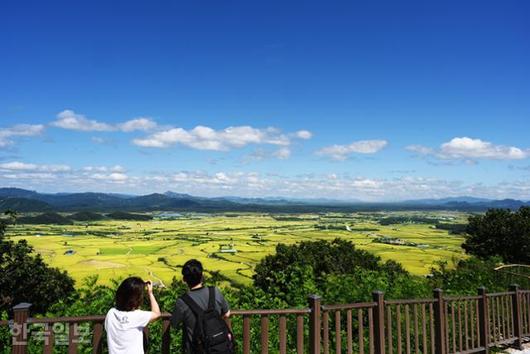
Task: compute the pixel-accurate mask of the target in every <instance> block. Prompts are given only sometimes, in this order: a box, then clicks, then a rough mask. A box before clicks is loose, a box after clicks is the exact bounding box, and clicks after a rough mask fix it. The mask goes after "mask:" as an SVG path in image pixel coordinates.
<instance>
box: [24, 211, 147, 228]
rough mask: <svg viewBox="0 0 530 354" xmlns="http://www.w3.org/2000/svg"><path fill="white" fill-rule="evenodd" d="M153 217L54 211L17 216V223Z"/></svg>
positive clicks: (145, 218) (54, 222) (144, 219)
mask: <svg viewBox="0 0 530 354" xmlns="http://www.w3.org/2000/svg"><path fill="white" fill-rule="evenodd" d="M152 219H153V217H152V216H151V215H149V214H139V213H128V212H123V211H116V212H113V213H108V214H100V213H94V212H90V211H82V212H78V213H74V214H66V215H64V214H59V213H54V212H47V213H41V214H38V215H33V216H21V217H19V218H17V220H16V221H17V223H18V224H29V225H39V224H40V225H72V224H74V223H75V222H92V221H101V220H134V221H149V220H152Z"/></svg>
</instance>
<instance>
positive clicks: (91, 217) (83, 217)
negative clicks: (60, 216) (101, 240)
mask: <svg viewBox="0 0 530 354" xmlns="http://www.w3.org/2000/svg"><path fill="white" fill-rule="evenodd" d="M68 218H70V219H72V220H75V221H98V220H103V219H105V216H104V215H102V214H99V213H94V212H91V211H80V212H77V213H75V214H72V215H70V216H69V217H68Z"/></svg>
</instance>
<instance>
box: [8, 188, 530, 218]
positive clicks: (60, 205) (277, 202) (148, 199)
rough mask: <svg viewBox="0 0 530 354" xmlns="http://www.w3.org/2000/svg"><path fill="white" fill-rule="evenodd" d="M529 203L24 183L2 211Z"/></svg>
mask: <svg viewBox="0 0 530 354" xmlns="http://www.w3.org/2000/svg"><path fill="white" fill-rule="evenodd" d="M521 206H530V201H521V200H515V199H503V200H492V199H484V198H475V197H466V196H463V197H451V198H443V199H418V200H406V201H397V202H377V203H373V202H363V201H359V200H348V201H345V200H334V199H310V198H308V199H294V198H284V197H269V198H243V197H214V198H206V197H197V196H192V195H189V194H182V193H175V192H170V191H168V192H166V193H163V194H160V193H153V194H147V195H140V196H137V195H125V194H112V193H93V192H86V193H55V194H48V193H39V192H36V191H30V190H25V189H20V188H0V211H4V210H8V209H10V210H15V211H18V212H45V211H68V212H72V211H101V212H109V211H155V210H156V211H161V210H168V211H169V210H172V211H195V212H222V211H260V212H315V211H363V210H364V211H375V210H459V211H483V210H487V209H489V208H507V209H518V208H520V207H521Z"/></svg>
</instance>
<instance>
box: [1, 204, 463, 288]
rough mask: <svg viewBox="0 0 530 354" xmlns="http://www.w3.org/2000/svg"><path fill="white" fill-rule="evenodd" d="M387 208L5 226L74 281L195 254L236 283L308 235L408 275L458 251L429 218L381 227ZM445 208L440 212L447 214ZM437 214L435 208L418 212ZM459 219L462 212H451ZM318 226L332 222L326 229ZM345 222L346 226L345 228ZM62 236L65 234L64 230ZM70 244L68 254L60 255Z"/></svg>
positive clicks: (149, 273) (155, 274)
mask: <svg viewBox="0 0 530 354" xmlns="http://www.w3.org/2000/svg"><path fill="white" fill-rule="evenodd" d="M391 214H399V215H403V214H406V213H383V214H381V213H373V214H366V213H364V214H344V215H343V214H327V215H317V214H308V215H297V216H296V217H295V218H294V219H295V220H293V218H286V219H287V220H282V219H280V220H276V219H275V218H274V217H273V216H270V215H265V214H251V213H249V214H243V215H238V216H236V217H234V216H230V217H228V216H226V215H188V216H187V217H183V218H181V219H177V220H167V221H157V220H154V221H150V222H146V221H142V222H136V221H117V220H114V221H98V222H94V223H88V224H86V223H79V224H75V225H68V226H62V225H61V226H58V225H16V226H13V227H11V228H10V229H9V231H8V233H9V235H10V237H11V238H12V239H13V240H19V239H27V240H28V242H29V243H30V244H31V245H33V246H34V247H35V249H36V251H37V252H39V253H40V254H41V255H42V257H43V258H44V259H45V261H46V262H47V263H49V264H51V265H52V266H56V267H59V268H61V269H64V270H67V271H68V272H69V274H70V275H71V276H72V277H73V278H74V279H76V281H77V282H78V284H79V283H80V281H81V280H82V279H83V278H85V277H87V276H88V275H93V274H98V275H99V278H100V281H101V282H103V283H109V282H110V280H111V279H116V278H120V277H126V276H128V275H133V274H134V275H138V276H140V277H143V278H152V279H160V280H162V281H164V283H169V282H171V279H172V278H173V276H177V277H180V268H179V267H180V266H181V265H182V264H183V263H184V262H185V261H187V260H188V259H190V258H197V259H199V260H201V261H202V262H203V263H204V266H205V268H206V269H207V270H209V271H220V272H221V273H222V274H223V275H225V276H227V277H228V278H230V279H232V280H233V281H235V282H239V283H247V284H248V283H250V281H251V276H252V272H253V268H254V266H255V265H256V264H257V263H258V262H259V260H260V259H261V258H263V257H264V256H266V255H268V254H271V253H273V252H274V248H275V246H276V244H278V243H280V242H281V243H287V244H293V243H297V242H300V241H308V240H317V239H323V240H332V239H335V238H343V239H347V240H351V241H352V242H354V243H355V245H356V247H358V248H360V249H365V250H367V251H370V252H373V253H375V254H377V255H379V256H380V257H381V258H382V259H383V260H386V259H394V260H396V261H398V262H400V263H402V264H403V266H404V267H405V268H406V269H407V270H409V271H410V272H412V273H414V274H419V275H425V274H428V273H429V272H430V269H431V267H432V266H434V265H435V263H436V262H437V261H444V260H445V261H451V260H453V259H460V258H462V257H464V254H463V251H462V249H461V248H460V244H461V243H462V241H463V238H462V237H460V236H454V235H450V234H448V232H447V231H443V230H437V229H434V228H433V227H432V225H428V224H397V225H387V226H382V225H379V224H378V223H377V218H378V217H381V216H388V215H391ZM446 214H447V213H444V215H446ZM422 215H429V216H436V215H438V214H437V213H434V212H433V213H427V212H425V213H422ZM451 215H452V217H454V218H455V220H458V221H460V222H462V221H465V217H466V215H464V214H459V213H454V214H451ZM318 225H332V226H333V228H330V229H328V230H326V229H319V228H317V227H316V226H318ZM346 225H348V226H349V228H350V230H347V228H346ZM65 235H68V236H65ZM380 237H392V238H399V239H401V240H403V241H407V242H414V243H416V244H422V245H424V247H423V248H420V247H411V246H402V245H390V244H385V243H376V242H373V241H374V240H375V239H377V238H380ZM229 244H233V245H234V248H235V249H237V253H236V254H229V253H220V252H219V250H220V246H221V245H229ZM67 250H74V251H75V253H74V254H73V255H66V254H65V252H66V251H67Z"/></svg>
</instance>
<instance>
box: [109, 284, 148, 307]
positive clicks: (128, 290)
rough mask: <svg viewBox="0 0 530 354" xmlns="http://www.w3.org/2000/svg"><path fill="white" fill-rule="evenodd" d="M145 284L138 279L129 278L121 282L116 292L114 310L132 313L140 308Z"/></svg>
mask: <svg viewBox="0 0 530 354" xmlns="http://www.w3.org/2000/svg"><path fill="white" fill-rule="evenodd" d="M144 288H145V282H144V281H143V280H142V279H140V278H138V277H130V278H127V279H125V280H124V281H122V283H121V284H120V286H119V287H118V290H116V309H118V310H119V311H132V310H136V309H137V308H139V307H140V305H141V304H142V302H143V300H144Z"/></svg>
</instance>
